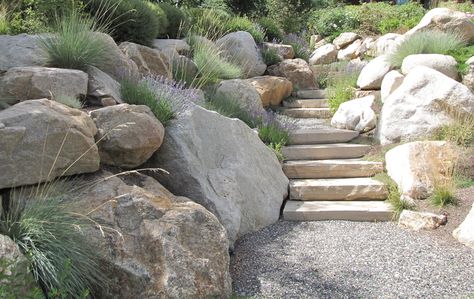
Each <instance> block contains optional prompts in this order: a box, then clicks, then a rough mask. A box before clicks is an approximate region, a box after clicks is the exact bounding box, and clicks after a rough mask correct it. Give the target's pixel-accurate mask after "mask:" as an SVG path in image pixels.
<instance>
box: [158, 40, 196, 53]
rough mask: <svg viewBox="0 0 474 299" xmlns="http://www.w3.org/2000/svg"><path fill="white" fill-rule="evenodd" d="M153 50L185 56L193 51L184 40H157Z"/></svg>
mask: <svg viewBox="0 0 474 299" xmlns="http://www.w3.org/2000/svg"><path fill="white" fill-rule="evenodd" d="M153 48H155V49H158V50H159V51H163V52H165V53H171V52H178V53H179V54H184V53H186V52H188V51H190V50H191V47H190V46H189V45H188V43H187V42H186V41H184V40H182V39H155V40H154V41H153Z"/></svg>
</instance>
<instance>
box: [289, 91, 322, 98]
mask: <svg viewBox="0 0 474 299" xmlns="http://www.w3.org/2000/svg"><path fill="white" fill-rule="evenodd" d="M296 96H297V97H298V98H303V99H304V98H306V99H308V98H309V99H321V98H326V90H324V89H306V90H299V91H297V92H296Z"/></svg>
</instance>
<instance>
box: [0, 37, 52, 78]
mask: <svg viewBox="0 0 474 299" xmlns="http://www.w3.org/2000/svg"><path fill="white" fill-rule="evenodd" d="M0 53H1V54H0V73H1V72H5V71H7V70H8V69H10V68H12V67H23V66H41V65H44V64H45V63H46V59H45V57H44V54H43V51H42V49H41V48H40V46H39V43H38V36H37V35H28V34H20V35H0Z"/></svg>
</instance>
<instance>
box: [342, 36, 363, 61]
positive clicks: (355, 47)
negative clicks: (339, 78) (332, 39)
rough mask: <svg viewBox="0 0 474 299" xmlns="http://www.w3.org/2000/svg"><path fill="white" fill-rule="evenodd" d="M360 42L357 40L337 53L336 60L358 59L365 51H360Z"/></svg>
mask: <svg viewBox="0 0 474 299" xmlns="http://www.w3.org/2000/svg"><path fill="white" fill-rule="evenodd" d="M361 47H362V40H361V39H358V40H356V41H355V42H353V43H352V44H350V45H349V46H347V47H346V48H344V49H341V50H339V52H338V53H337V59H339V60H352V59H356V58H358V57H359V55H360V54H361V53H363V52H364V53H365V50H362V49H361Z"/></svg>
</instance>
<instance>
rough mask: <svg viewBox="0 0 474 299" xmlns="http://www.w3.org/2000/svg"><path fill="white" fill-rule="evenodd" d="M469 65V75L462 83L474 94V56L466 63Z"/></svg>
mask: <svg viewBox="0 0 474 299" xmlns="http://www.w3.org/2000/svg"><path fill="white" fill-rule="evenodd" d="M466 64H467V65H468V70H467V73H466V74H465V75H464V76H463V80H462V83H463V84H464V85H466V86H467V87H468V88H469V89H470V90H471V91H472V92H474V56H473V57H471V58H469V59H468V60H467V61H466Z"/></svg>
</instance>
